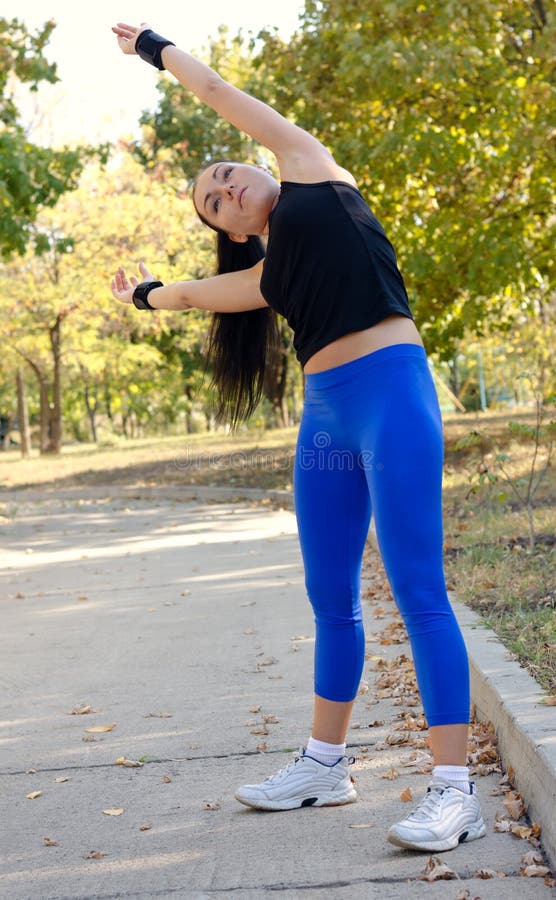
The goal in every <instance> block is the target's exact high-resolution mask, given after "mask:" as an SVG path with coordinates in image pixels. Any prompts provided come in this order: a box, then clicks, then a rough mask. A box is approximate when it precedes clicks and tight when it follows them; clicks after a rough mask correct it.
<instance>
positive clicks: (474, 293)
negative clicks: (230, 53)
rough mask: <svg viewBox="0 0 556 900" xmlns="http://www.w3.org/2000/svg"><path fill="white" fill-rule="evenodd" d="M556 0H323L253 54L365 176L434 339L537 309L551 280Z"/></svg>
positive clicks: (280, 91) (442, 341)
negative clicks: (506, 306)
mask: <svg viewBox="0 0 556 900" xmlns="http://www.w3.org/2000/svg"><path fill="white" fill-rule="evenodd" d="M554 37H555V14H554V9H553V8H551V9H550V10H548V8H546V7H545V5H544V4H543V3H542V2H537V3H534V4H531V3H527V2H524V0H510V2H508V0H504V2H502V0H477V2H474V3H455V2H445V0H426V2H425V0H422V2H419V0H393V2H388V3H378V2H371V3H367V4H360V3H356V2H355V0H328V2H313V0H308V2H306V6H305V15H304V19H303V25H302V28H301V29H300V31H299V32H297V34H295V35H294V36H293V38H292V39H291V40H290V41H288V42H287V43H283V42H281V41H280V40H279V39H278V38H277V37H276V35H274V34H272V33H267V34H266V35H265V36H264V45H263V48H262V51H261V53H260V55H259V58H258V60H257V64H258V71H259V74H260V86H261V89H262V90H264V93H265V97H266V99H267V100H268V101H270V102H271V103H273V104H275V105H276V107H277V108H278V109H280V111H281V112H283V113H285V114H288V115H291V116H293V117H294V118H295V119H296V121H297V122H298V123H299V124H300V125H302V126H303V127H305V128H307V129H309V130H310V131H312V132H313V133H314V134H315V135H316V136H317V137H319V138H320V139H321V140H323V141H324V142H325V143H326V144H327V145H328V146H329V148H330V149H331V151H332V152H333V153H334V155H335V157H336V159H337V161H338V162H340V163H341V164H342V165H344V166H346V168H348V169H350V170H351V171H352V172H353V174H354V175H355V176H356V178H357V180H358V183H359V184H360V186H361V189H362V190H363V192H364V193H365V194H366V196H367V198H368V199H369V201H370V203H371V205H372V206H373V207H374V208H375V209H376V211H377V214H378V215H379V217H380V218H382V219H383V220H384V222H385V224H386V227H387V230H388V232H389V234H390V235H391V237H392V239H393V243H394V245H395V246H396V248H397V250H398V254H399V256H400V259H401V263H402V269H403V271H404V274H405V277H406V280H407V283H408V289H409V292H410V295H411V297H412V300H413V305H414V308H415V311H416V314H417V317H418V324H419V325H420V327H421V330H422V332H423V334H424V337H425V339H426V340H427V343H428V348H429V349H430V350H436V351H438V352H439V353H440V354H441V355H442V357H443V358H446V357H448V356H449V355H450V354H451V353H452V352H453V348H454V344H455V342H457V341H458V340H459V339H461V337H462V336H463V334H464V333H465V331H466V330H471V331H473V332H474V333H475V334H482V333H485V332H486V331H487V330H488V329H489V328H490V327H492V326H493V325H494V326H496V325H497V324H498V322H499V304H498V298H499V297H500V295H501V294H502V293H503V292H504V291H505V290H507V291H508V292H509V293H510V294H511V295H512V297H513V298H514V304H513V308H512V310H511V313H510V314H509V315H508V316H507V317H506V321H505V323H504V324H505V325H506V327H511V323H512V320H513V317H514V315H515V314H516V311H517V310H520V309H521V310H523V309H525V310H528V311H529V312H530V313H531V314H533V315H536V314H537V312H538V299H537V297H538V290H539V283H538V279H539V277H540V279H541V280H542V281H543V282H544V283H545V290H544V291H543V294H542V296H543V297H544V298H546V297H548V296H549V294H548V283H549V282H552V281H553V271H554V270H553V253H552V250H553V247H554V243H555V230H556V220H555V219H554V216H553V215H552V213H551V209H552V207H553V198H554V185H553V177H552V172H553V156H554V140H555V132H554V95H553V86H552V78H553V60H552V51H551V47H553V45H554Z"/></svg>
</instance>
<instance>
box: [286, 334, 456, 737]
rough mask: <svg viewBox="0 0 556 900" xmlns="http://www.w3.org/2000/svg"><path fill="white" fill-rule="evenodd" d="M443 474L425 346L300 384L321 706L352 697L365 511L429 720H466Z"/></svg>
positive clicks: (357, 668) (300, 509)
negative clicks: (445, 557)
mask: <svg viewBox="0 0 556 900" xmlns="http://www.w3.org/2000/svg"><path fill="white" fill-rule="evenodd" d="M442 464H443V441H442V423H441V419H440V410H439V408H438V399H437V396H436V390H435V387H434V383H433V380H432V377H431V374H430V372H429V368H428V364H427V360H426V356H425V352H424V350H423V349H422V347H419V346H417V345H413V344H396V345H394V346H391V347H385V348H383V349H381V350H377V351H375V352H374V353H371V354H369V355H367V356H363V357H361V358H359V359H355V360H353V361H351V362H348V363H345V364H344V365H341V366H336V367H335V368H332V369H327V370H326V371H324V372H318V373H315V374H309V375H306V376H305V405H304V409H303V416H302V420H301V425H300V430H299V438H298V443H297V450H296V459H295V467H294V493H295V509H296V515H297V522H298V527H299V537H300V541H301V550H302V554H303V561H304V564H305V583H306V587H307V593H308V595H309V599H310V601H311V604H312V606H313V610H314V613H315V623H316V645H315V693H316V694H318V695H319V696H320V697H324V698H325V699H327V700H337V701H349V700H353V699H354V698H355V696H356V695H357V690H358V687H359V682H360V679H361V674H362V671H363V663H364V658H365V636H364V631H363V621H362V615H361V602H360V577H361V561H362V556H363V549H364V545H365V540H366V537H367V533H368V528H369V523H370V518H371V512H372V515H373V516H374V521H375V526H376V531H377V537H378V543H379V547H380V553H381V556H382V560H383V563H384V567H385V569H386V574H387V576H388V580H389V582H390V586H391V588H392V593H393V595H394V598H395V601H396V603H397V606H398V609H399V610H400V613H401V615H402V618H403V620H404V623H405V626H406V629H407V632H408V635H409V639H410V642H411V648H412V653H413V659H414V663H415V669H416V673H417V680H418V684H419V690H420V692H421V699H422V701H423V707H424V710H425V716H426V718H427V722H428V724H429V726H430V725H448V724H455V723H467V722H469V713H470V700H469V668H468V661H467V652H466V649H465V644H464V642H463V638H462V635H461V632H460V629H459V626H458V624H457V621H456V618H455V616H454V613H453V611H452V608H451V606H450V603H449V600H448V596H447V593H446V584H445V580H444V571H443V564H442V547H443V537H442V497H441V491H442Z"/></svg>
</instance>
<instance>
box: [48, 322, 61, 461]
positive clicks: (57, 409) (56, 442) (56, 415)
mask: <svg viewBox="0 0 556 900" xmlns="http://www.w3.org/2000/svg"><path fill="white" fill-rule="evenodd" d="M61 332H62V316H61V315H58V316H57V317H56V321H55V323H54V325H53V326H52V328H51V329H50V346H51V348H52V359H53V361H54V378H53V383H52V395H53V396H52V400H53V403H52V407H50V406H49V413H50V422H49V425H50V427H49V440H48V447H47V451H46V452H47V453H54V454H58V453H60V452H61V450H62V352H61V347H62V342H61V337H62V334H61Z"/></svg>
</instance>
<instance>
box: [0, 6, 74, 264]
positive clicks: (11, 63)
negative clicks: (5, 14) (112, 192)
mask: <svg viewBox="0 0 556 900" xmlns="http://www.w3.org/2000/svg"><path fill="white" fill-rule="evenodd" d="M54 28H55V23H54V22H53V21H48V22H46V23H45V24H44V25H43V26H42V28H40V29H39V30H38V31H37V32H36V33H35V34H32V33H31V32H30V31H28V30H27V28H26V27H25V25H24V24H23V23H22V22H20V21H19V20H18V19H11V20H9V19H5V18H1V17H0V258H4V259H6V258H9V256H10V255H11V254H12V253H14V252H15V253H23V252H24V251H25V248H26V247H27V245H28V244H29V242H31V243H33V232H32V226H33V223H34V221H35V219H36V217H37V214H38V212H39V210H40V209H42V208H43V207H48V206H54V204H55V203H56V201H57V200H58V198H59V197H60V196H61V195H62V194H63V193H64V192H65V191H68V190H72V189H74V188H75V187H77V184H78V182H79V175H80V172H81V169H82V165H83V153H84V150H83V148H78V149H70V148H65V149H61V150H55V149H52V148H49V147H41V146H39V145H38V144H34V143H33V142H32V141H31V140H29V138H28V136H27V135H26V132H25V129H24V127H23V125H22V124H21V122H20V119H19V114H18V109H17V106H16V104H15V102H14V99H13V96H12V87H11V86H12V84H13V81H14V80H17V81H20V82H23V83H26V84H27V85H28V86H29V87H30V89H31V90H32V91H36V90H37V87H38V85H39V83H40V82H42V81H47V82H50V83H54V82H56V81H57V80H58V77H57V74H56V64H55V63H51V62H49V61H48V60H47V59H46V56H45V52H44V51H45V47H46V45H47V44H48V41H49V39H50V36H51V34H52V31H53V29H54ZM38 249H39V250H40V249H41V247H40V245H39V247H38Z"/></svg>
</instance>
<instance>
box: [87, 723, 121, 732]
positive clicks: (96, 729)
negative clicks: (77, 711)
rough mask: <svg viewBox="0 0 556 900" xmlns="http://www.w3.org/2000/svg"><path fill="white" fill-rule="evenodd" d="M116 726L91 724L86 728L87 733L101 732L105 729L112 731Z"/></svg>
mask: <svg viewBox="0 0 556 900" xmlns="http://www.w3.org/2000/svg"><path fill="white" fill-rule="evenodd" d="M114 728H116V725H91V727H90V728H86V729H85V731H87V732H88V733H89V734H101V733H104V732H105V731H113V730H114Z"/></svg>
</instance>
